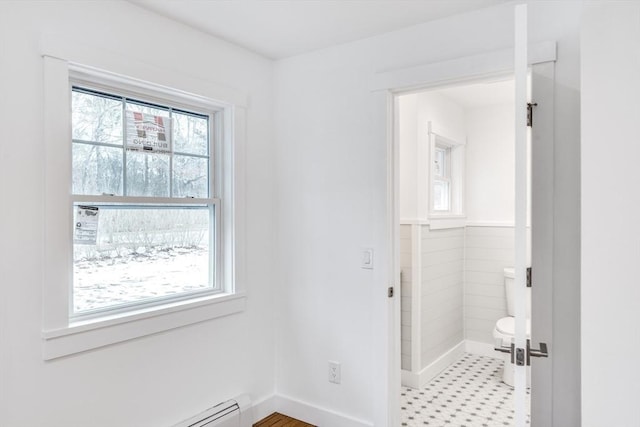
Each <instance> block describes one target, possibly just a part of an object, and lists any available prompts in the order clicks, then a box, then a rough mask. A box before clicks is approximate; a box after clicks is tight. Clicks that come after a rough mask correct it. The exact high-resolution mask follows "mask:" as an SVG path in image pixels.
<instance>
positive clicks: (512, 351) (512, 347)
mask: <svg viewBox="0 0 640 427" xmlns="http://www.w3.org/2000/svg"><path fill="white" fill-rule="evenodd" d="M515 347H516V345H515V344H514V343H511V345H508V346H507V345H501V346H500V347H496V346H493V349H494V350H495V351H500V352H502V353H507V354H510V355H511V363H514V359H513V357H514V356H513V355H514V354H515Z"/></svg>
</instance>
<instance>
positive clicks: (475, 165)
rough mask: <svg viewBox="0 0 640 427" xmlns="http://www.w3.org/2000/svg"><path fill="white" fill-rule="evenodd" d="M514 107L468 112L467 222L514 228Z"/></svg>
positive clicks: (497, 107) (466, 156)
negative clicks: (507, 225)
mask: <svg viewBox="0 0 640 427" xmlns="http://www.w3.org/2000/svg"><path fill="white" fill-rule="evenodd" d="M513 116H514V108H513V104H498V105H490V106H485V107H479V108H471V109H467V110H466V129H467V147H466V152H465V159H466V174H465V199H466V211H467V221H468V222H470V223H472V224H473V223H476V224H477V223H482V224H496V223H498V224H500V223H502V224H503V225H504V224H510V225H512V224H513V221H514V211H515V173H514V171H515V145H514V134H515V131H514V121H513Z"/></svg>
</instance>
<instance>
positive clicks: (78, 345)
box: [42, 55, 246, 360]
mask: <svg viewBox="0 0 640 427" xmlns="http://www.w3.org/2000/svg"><path fill="white" fill-rule="evenodd" d="M43 63H44V102H43V108H44V135H43V137H44V144H45V174H44V178H45V210H44V217H45V245H44V255H45V277H44V278H43V331H42V338H43V358H44V359H45V360H49V359H54V358H57V357H62V356H66V355H70V354H74V353H78V352H82V351H87V350H91V349H95V348H99V347H103V346H106V345H110V344H114V343H118V342H122V341H126V340H130V339H133V338H138V337H142V336H145V335H150V334H154V333H158V332H162V331H166V330H170V329H174V328H178V327H181V326H186V325H189V324H193V323H197V322H202V321H205V320H209V319H213V318H216V317H221V316H226V315H230V314H233V313H238V312H241V311H243V310H244V309H245V304H246V294H245V289H244V274H243V271H244V262H243V256H242V254H243V249H244V247H243V242H244V223H243V221H242V218H243V217H242V216H241V215H240V214H239V213H240V212H242V211H243V208H244V206H243V200H244V197H243V196H244V179H243V177H242V175H241V174H240V173H239V172H240V171H242V170H244V168H243V167H242V166H243V165H242V159H243V158H244V143H245V132H244V128H245V110H244V108H242V107H239V106H238V105H232V104H230V103H224V102H219V101H215V99H216V91H215V89H214V90H211V88H210V87H206V86H202V87H203V89H204V90H203V92H205V93H204V96H198V95H193V94H191V93H190V92H187V91H180V90H179V88H176V89H168V88H167V87H165V86H161V85H155V84H151V83H147V82H145V81H142V80H138V79H130V78H126V77H123V76H122V75H120V74H116V73H111V72H104V71H100V70H97V69H94V68H92V67H88V66H82V65H76V64H74V63H72V62H70V61H67V60H64V59H59V58H54V57H51V56H47V55H43ZM123 63H126V60H125V61H123ZM120 68H125V69H126V66H124V67H120ZM83 76H84V77H86V78H87V79H89V80H90V81H92V82H96V81H104V82H105V83H110V84H112V85H115V86H117V87H121V88H123V89H126V88H127V87H130V88H131V89H133V90H131V91H133V92H136V93H139V94H142V95H145V94H149V95H150V96H153V95H154V94H155V95H157V94H167V95H170V98H175V97H176V96H178V97H180V98H181V99H184V100H185V102H188V103H190V104H194V105H202V106H211V105H215V106H216V109H218V110H220V111H221V113H222V120H223V121H224V122H223V126H220V128H222V129H225V130H226V132H224V133H223V134H222V135H218V137H221V138H222V140H221V144H220V147H222V152H221V153H218V155H219V156H218V157H219V159H220V161H221V162H222V164H221V165H220V166H221V167H218V168H217V169H218V171H222V170H223V169H224V171H225V172H224V173H225V176H226V177H227V178H232V179H224V180H222V181H221V182H222V183H223V184H222V188H220V193H221V194H220V198H221V199H222V200H224V203H222V212H221V213H220V214H221V221H222V228H223V232H222V235H223V239H222V241H221V247H222V251H221V252H222V253H224V254H225V256H224V258H223V261H222V263H223V265H222V270H223V275H224V277H223V278H222V287H223V289H224V291H223V292H222V293H218V294H215V295H210V296H205V297H200V298H194V299H190V300H184V301H173V302H168V303H167V304H163V305H158V306H154V307H148V308H144V309H139V310H135V311H129V312H127V313H122V314H117V315H110V316H105V317H100V318H95V319H90V320H82V321H76V322H72V321H70V319H69V302H70V298H69V296H70V295H69V294H70V290H71V287H70V283H71V267H70V266H71V257H72V239H71V236H72V231H71V221H70V218H71V215H72V211H71V206H72V204H71V191H70V187H71V184H70V183H71V108H70V105H71V104H70V94H71V78H72V77H73V80H74V83H75V82H77V81H78V80H82V78H83ZM172 80H173V81H179V80H180V79H179V78H175V76H174V78H173V79H172ZM186 80H189V79H188V78H186ZM188 83H189V84H187V86H188V87H194V86H198V85H197V84H194V82H193V80H191V81H189V82H188ZM207 89H209V90H207ZM219 178H220V177H219V176H216V177H215V179H216V180H219ZM218 182H220V181H218Z"/></svg>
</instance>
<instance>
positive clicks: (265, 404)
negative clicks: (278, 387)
mask: <svg viewBox="0 0 640 427" xmlns="http://www.w3.org/2000/svg"><path fill="white" fill-rule="evenodd" d="M274 412H279V413H281V414H283V415H287V416H289V417H293V418H296V419H299V420H300V421H304V422H307V423H310V424H313V425H315V426H318V427H373V424H372V423H370V422H368V421H363V420H360V419H357V418H354V417H351V416H349V415H346V414H341V413H339V412H336V411H332V410H330V409H326V408H322V407H320V406H316V405H312V404H310V403H307V402H303V401H301V400H298V399H294V398H292V397H289V396H285V395H282V394H274V395H272V396H269V397H266V398H263V399H260V400H257V401H256V402H255V403H254V404H253V418H254V421H253V422H254V423H256V422H258V421H260V420H262V419H263V418H265V417H267V416H269V415H271V414H273V413H274Z"/></svg>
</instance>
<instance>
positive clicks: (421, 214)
mask: <svg viewBox="0 0 640 427" xmlns="http://www.w3.org/2000/svg"><path fill="white" fill-rule="evenodd" d="M398 103H399V104H398V105H399V117H400V120H399V143H400V219H401V221H415V220H421V221H426V220H428V216H429V194H430V191H429V190H430V189H429V187H428V185H427V183H428V181H429V171H430V168H429V167H430V164H431V163H430V159H429V157H430V148H429V144H430V142H429V123H431V131H432V132H434V133H436V134H438V135H440V136H443V137H445V138H447V139H450V140H453V141H457V142H464V141H465V140H466V130H465V127H466V126H465V112H464V109H463V108H462V107H461V106H460V105H458V104H457V103H455V102H453V101H452V100H450V99H449V98H447V97H446V96H443V95H441V94H439V93H437V92H433V91H430V92H419V93H415V94H408V95H402V96H400V97H399V100H398Z"/></svg>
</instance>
